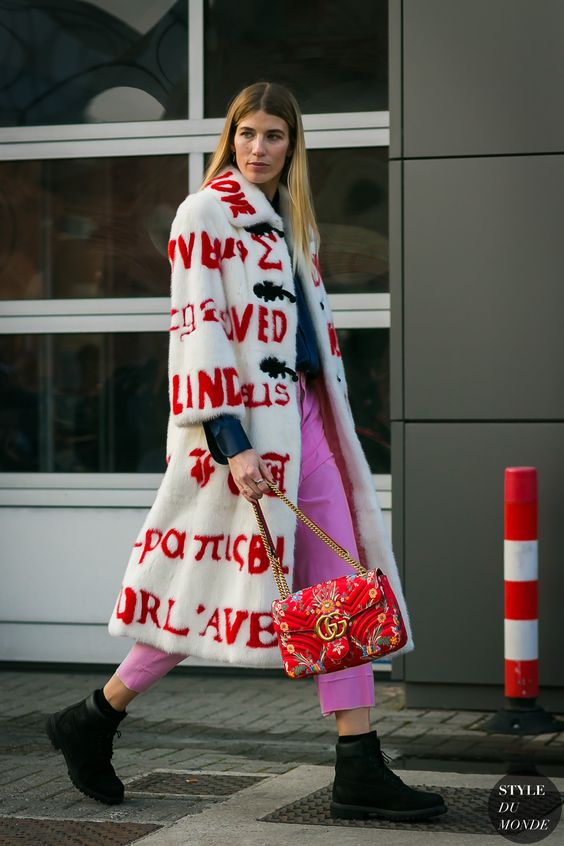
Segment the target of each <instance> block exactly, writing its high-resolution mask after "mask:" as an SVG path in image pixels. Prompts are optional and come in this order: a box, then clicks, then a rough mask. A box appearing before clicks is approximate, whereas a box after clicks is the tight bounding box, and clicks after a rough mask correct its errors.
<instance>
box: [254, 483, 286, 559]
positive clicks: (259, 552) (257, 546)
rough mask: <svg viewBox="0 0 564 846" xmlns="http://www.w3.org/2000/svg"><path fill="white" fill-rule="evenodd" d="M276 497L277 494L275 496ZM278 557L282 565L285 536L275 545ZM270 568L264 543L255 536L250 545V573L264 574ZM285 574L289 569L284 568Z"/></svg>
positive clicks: (280, 536) (277, 540) (280, 537)
mask: <svg viewBox="0 0 564 846" xmlns="http://www.w3.org/2000/svg"><path fill="white" fill-rule="evenodd" d="M275 496H276V494H275ZM275 552H276V557H277V558H278V560H279V561H280V563H282V558H283V557H284V536H283V535H279V536H277V538H276V543H275ZM269 567H270V560H269V558H268V555H267V553H266V549H265V548H264V543H263V540H262V538H261V536H260V535H253V536H252V537H251V542H250V543H249V573H251V574H255V573H264V571H265V570H268V568H269ZM282 570H283V571H284V572H286V573H287V572H288V568H287V567H286V568H284V567H282Z"/></svg>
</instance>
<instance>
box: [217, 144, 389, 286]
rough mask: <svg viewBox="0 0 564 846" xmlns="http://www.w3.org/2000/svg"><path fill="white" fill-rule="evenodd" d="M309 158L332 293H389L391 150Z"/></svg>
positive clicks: (367, 149) (321, 153)
mask: <svg viewBox="0 0 564 846" xmlns="http://www.w3.org/2000/svg"><path fill="white" fill-rule="evenodd" d="M307 156H308V168H309V178H310V184H311V191H312V194H313V202H314V207H315V215H316V218H317V224H318V226H319V232H320V234H321V252H320V257H319V261H320V265H321V273H322V276H323V283H324V285H325V287H326V288H327V291H328V292H329V293H331V294H380V293H388V292H389V290H390V279H389V271H390V265H389V242H388V211H389V207H388V147H350V148H347V149H334V150H308V153H307ZM210 159H211V153H208V154H206V155H205V156H204V162H205V167H207V165H208V163H209V161H210Z"/></svg>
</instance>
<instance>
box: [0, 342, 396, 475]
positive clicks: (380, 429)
mask: <svg viewBox="0 0 564 846" xmlns="http://www.w3.org/2000/svg"><path fill="white" fill-rule="evenodd" d="M337 334H338V339H339V346H340V349H341V353H342V356H343V362H344V365H345V372H346V376H347V384H348V386H349V400H350V403H351V408H352V412H353V417H354V421H355V426H356V431H357V434H358V436H359V439H360V442H361V444H362V448H363V450H364V453H365V455H366V457H367V460H368V462H369V465H370V467H371V469H372V472H373V473H389V472H390V409H389V349H388V341H389V331H388V330H387V329H338V330H337ZM167 365H168V333H166V332H143V333H130V332H124V333H115V334H97V333H96V334H95V333H83V334H56V335H55V334H53V335H3V336H0V471H2V472H28V473H29V472H51V473H53V472H65V473H95V472H101V473H104V472H105V473H110V472H116V473H118V472H123V473H132V472H140V473H151V472H155V473H160V472H164V469H165V468H166V456H165V450H166V426H167V421H168V411H169V399H168V381H167Z"/></svg>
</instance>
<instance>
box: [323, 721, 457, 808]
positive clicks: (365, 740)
mask: <svg viewBox="0 0 564 846" xmlns="http://www.w3.org/2000/svg"><path fill="white" fill-rule="evenodd" d="M336 749H337V764H336V767H335V781H334V782H333V795H332V802H331V816H332V817H334V818H341V819H367V818H368V817H369V816H370V814H373V815H375V816H378V817H383V818H384V819H388V820H416V819H422V818H424V817H433V816H436V815H437V814H444V813H445V812H446V811H447V806H446V805H445V803H444V800H443V798H442V796H441V795H440V794H439V793H430V792H426V791H424V790H415V789H414V788H412V787H409V786H408V785H407V784H404V782H403V781H402V780H401V778H400V777H399V776H398V775H396V774H395V773H394V772H392V770H391V769H390V768H389V767H388V763H389V762H390V759H389V758H388V756H387V755H385V753H384V752H382V750H381V749H380V739H379V737H378V736H377V734H376V732H375V731H370V732H368V733H367V734H362V735H358V739H357V740H356V739H355V740H352V739H348V740H347V741H342V740H340V739H339V741H338V742H337V745H336Z"/></svg>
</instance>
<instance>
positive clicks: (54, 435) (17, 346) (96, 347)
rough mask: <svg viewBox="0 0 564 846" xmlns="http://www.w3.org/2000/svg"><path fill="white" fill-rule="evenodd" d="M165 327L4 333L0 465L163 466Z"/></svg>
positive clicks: (72, 468) (21, 468)
mask: <svg viewBox="0 0 564 846" xmlns="http://www.w3.org/2000/svg"><path fill="white" fill-rule="evenodd" d="M167 345H168V333H163V332H143V333H129V332H128V333H116V334H103V335H102V334H94V333H92V334H88V333H83V334H80V335H79V334H60V335H59V334H56V335H55V334H53V335H31V336H30V335H3V336H0V395H1V397H2V402H1V404H0V470H1V471H3V472H28V473H29V472H35V473H37V472H50V473H56V472H61V473H96V472H100V473H112V472H116V473H118V472H123V473H131V472H140V473H152V472H154V473H159V472H164V470H165V469H166V456H165V451H166V427H167V421H168V410H169V404H168V380H167V360H168V359H167V355H168V348H167Z"/></svg>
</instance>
